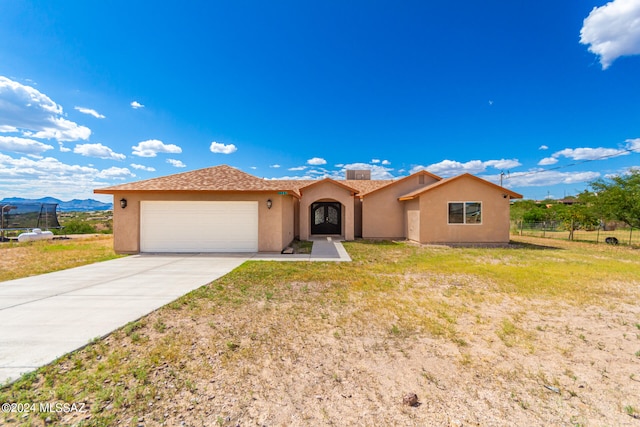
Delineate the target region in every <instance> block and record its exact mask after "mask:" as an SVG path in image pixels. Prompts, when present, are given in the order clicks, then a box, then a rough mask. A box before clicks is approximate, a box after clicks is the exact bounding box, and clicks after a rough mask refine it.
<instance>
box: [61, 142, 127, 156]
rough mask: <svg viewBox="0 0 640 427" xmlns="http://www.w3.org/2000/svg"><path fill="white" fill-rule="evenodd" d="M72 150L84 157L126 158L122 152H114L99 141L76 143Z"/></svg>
mask: <svg viewBox="0 0 640 427" xmlns="http://www.w3.org/2000/svg"><path fill="white" fill-rule="evenodd" d="M73 152H74V153H76V154H81V155H83V156H86V157H97V158H99V159H110V160H124V159H126V158H127V156H125V155H124V154H120V153H116V152H114V151H113V150H112V149H111V148H109V147H107V146H106V145H102V144H100V143H97V144H77V145H76V147H75V148H74V149H73Z"/></svg>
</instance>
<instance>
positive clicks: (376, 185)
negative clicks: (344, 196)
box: [339, 179, 395, 196]
mask: <svg viewBox="0 0 640 427" xmlns="http://www.w3.org/2000/svg"><path fill="white" fill-rule="evenodd" d="M339 182H344V183H345V184H346V185H348V186H349V187H351V188H355V189H356V190H358V196H364V195H365V194H367V193H371V192H372V191H376V190H379V189H380V188H382V187H386V186H387V185H389V184H392V183H394V182H395V181H394V180H393V179H372V180H359V179H347V180H344V181H339Z"/></svg>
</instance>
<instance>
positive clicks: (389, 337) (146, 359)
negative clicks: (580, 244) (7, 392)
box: [0, 273, 640, 426]
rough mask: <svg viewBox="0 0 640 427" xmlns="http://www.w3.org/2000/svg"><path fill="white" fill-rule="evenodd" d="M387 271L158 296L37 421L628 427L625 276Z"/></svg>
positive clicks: (633, 342)
mask: <svg viewBox="0 0 640 427" xmlns="http://www.w3.org/2000/svg"><path fill="white" fill-rule="evenodd" d="M394 277H395V276H394ZM394 280H395V281H396V282H399V283H398V284H397V285H396V286H397V289H395V290H390V291H388V292H387V291H385V292H379V293H378V294H377V295H376V296H375V297H372V296H371V294H367V295H364V293H365V292H364V291H363V292H362V293H358V292H355V291H350V292H344V294H343V298H342V299H336V298H333V297H329V296H328V295H335V294H339V293H340V292H341V291H342V290H341V288H340V287H339V286H340V285H336V284H331V283H322V282H317V283H316V282H304V283H295V282H294V283H289V284H288V286H287V287H286V289H284V290H283V291H282V292H281V293H279V294H277V295H274V296H270V295H269V294H267V295H266V298H264V297H263V298H255V299H253V300H250V301H248V302H247V301H246V300H243V301H242V302H237V303H234V295H233V294H229V295H227V294H221V295H222V296H223V297H224V300H221V299H218V300H214V299H211V300H206V301H203V299H202V298H201V299H200V300H199V301H198V302H197V303H195V302H193V303H192V302H190V301H187V302H184V303H183V304H182V305H169V306H168V307H165V308H163V309H161V310H159V311H157V312H154V313H153V314H151V315H150V316H148V317H146V318H144V319H142V321H141V322H139V323H138V324H137V325H136V326H135V328H133V327H132V328H129V330H126V328H125V330H121V331H119V332H116V333H115V334H113V335H111V336H109V337H107V338H106V339H105V340H104V341H103V342H101V343H99V344H96V345H95V346H89V347H87V348H85V349H84V350H82V351H81V352H79V353H78V354H77V355H76V356H74V357H72V358H68V359H67V360H65V361H63V362H62V363H61V364H60V365H58V366H57V367H56V368H55V369H56V370H57V371H58V372H57V374H60V373H61V372H62V373H65V371H72V370H73V369H76V368H78V367H81V369H84V370H87V371H93V372H94V374H93V376H90V377H89V378H90V379H85V380H82V381H85V387H94V388H95V386H96V384H91V382H92V381H99V384H98V386H99V387H97V388H98V389H99V390H98V391H96V392H93V393H92V394H91V395H90V397H89V398H84V399H83V401H85V402H86V403H87V408H88V409H89V410H90V411H91V412H89V413H83V414H77V413H72V414H60V415H59V416H57V417H53V418H51V417H50V420H49V421H50V422H51V423H50V425H85V424H86V425H123V426H128V425H133V426H212V425H222V426H292V425H293V426H318V425H335V426H347V425H349V426H351V425H353V426H388V425H389V426H391V425H392V426H505V425H516V426H640V306H639V305H638V304H637V295H638V289H637V283H635V284H633V286H630V284H629V283H626V282H625V283H615V282H611V283H609V284H608V285H607V286H608V289H609V290H610V293H611V295H612V297H611V298H610V299H609V298H606V297H605V298H603V300H602V301H601V303H598V304H594V305H589V306H586V307H585V306H577V305H573V304H568V303H561V302H558V301H557V300H555V299H541V298H524V297H517V296H513V295H511V296H510V295H504V294H496V293H495V292H493V288H494V284H493V283H492V282H491V281H489V280H486V281H483V280H478V277H476V276H470V275H465V274H460V275H444V274H443V275H438V274H427V273H424V274H422V273H421V274H405V275H402V276H397V277H395V279H394ZM210 286H212V287H215V286H216V285H215V284H213V285H210ZM220 288H222V286H220ZM376 298H379V299H376ZM386 298H391V299H393V298H406V304H402V306H401V307H397V308H396V309H388V310H387V309H386V308H385V309H380V306H383V305H384V303H385V301H386V300H385V299H386ZM421 301H424V304H423V303H422V302H421ZM434 306H437V307H440V308H438V309H437V312H438V314H437V317H436V318H434V319H436V320H437V321H436V320H434V321H433V322H432V323H428V322H427V323H424V322H423V323H419V322H415V319H419V318H429V317H430V316H431V317H432V315H433V307H434ZM425 313H430V314H429V315H427V314H425ZM101 372H104V374H103V375H102V374H101ZM59 378H64V376H63V377H58V379H56V380H55V381H59ZM39 381H40V383H41V384H42V383H45V382H46V381H47V374H46V373H45V374H43V375H42V378H41V379H40V380H39ZM55 381H53V382H55ZM76 388H77V386H76ZM410 393H415V394H416V395H417V397H418V403H417V404H416V405H414V406H409V405H406V404H404V403H403V397H404V396H405V395H407V394H410ZM54 397H55V396H54ZM70 399H71V400H72V399H73V397H67V399H66V400H67V401H69V400H70ZM18 421H19V420H18V419H14V420H13V421H11V420H9V421H7V420H6V419H5V423H7V425H19V424H18ZM1 423H2V422H1V421H0V424H1ZM44 423H45V422H44V421H43V420H42V419H39V420H33V425H43V424H44Z"/></svg>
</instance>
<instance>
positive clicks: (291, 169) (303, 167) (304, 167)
mask: <svg viewBox="0 0 640 427" xmlns="http://www.w3.org/2000/svg"><path fill="white" fill-rule="evenodd" d="M306 168H307V167H306V166H296V167H294V168H289V169H287V170H290V171H303V170H305V169H306Z"/></svg>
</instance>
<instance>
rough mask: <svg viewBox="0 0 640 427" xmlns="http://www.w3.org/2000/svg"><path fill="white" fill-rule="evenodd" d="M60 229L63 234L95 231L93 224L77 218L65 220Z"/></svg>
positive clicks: (91, 232)
mask: <svg viewBox="0 0 640 427" xmlns="http://www.w3.org/2000/svg"><path fill="white" fill-rule="evenodd" d="M61 231H62V233H63V234H93V233H96V232H97V231H96V229H95V227H94V226H93V225H91V224H89V223H87V222H84V221H79V220H77V219H72V220H71V221H69V222H66V223H65V224H64V228H63V229H62V230H61Z"/></svg>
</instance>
